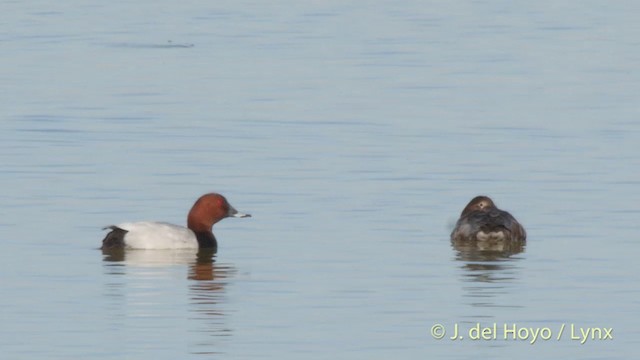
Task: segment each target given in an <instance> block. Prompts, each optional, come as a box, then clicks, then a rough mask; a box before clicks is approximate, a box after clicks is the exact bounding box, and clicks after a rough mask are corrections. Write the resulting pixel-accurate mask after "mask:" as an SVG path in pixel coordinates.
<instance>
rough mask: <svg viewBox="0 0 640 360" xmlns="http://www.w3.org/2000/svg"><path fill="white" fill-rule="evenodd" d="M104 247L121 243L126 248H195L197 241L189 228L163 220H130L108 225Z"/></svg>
mask: <svg viewBox="0 0 640 360" xmlns="http://www.w3.org/2000/svg"><path fill="white" fill-rule="evenodd" d="M109 228H110V229H111V232H109V234H107V236H106V237H105V239H104V240H103V248H104V247H116V246H108V245H117V244H119V243H121V245H122V247H125V248H128V249H197V248H198V241H197V239H196V236H195V234H194V232H193V231H191V230H190V229H188V228H186V227H183V226H178V225H173V224H169V223H164V222H152V221H141V222H130V223H122V224H118V225H113V226H110V227H109ZM107 243H109V244H107Z"/></svg>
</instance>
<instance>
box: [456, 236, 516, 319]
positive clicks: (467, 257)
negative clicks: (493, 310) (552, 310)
mask: <svg viewBox="0 0 640 360" xmlns="http://www.w3.org/2000/svg"><path fill="white" fill-rule="evenodd" d="M451 243H452V246H453V248H454V249H455V251H456V255H455V260H456V261H459V262H460V264H461V265H460V269H462V281H463V284H466V285H463V289H464V291H465V295H464V296H465V297H467V298H469V299H470V300H471V302H470V305H471V306H473V307H474V308H489V307H521V305H518V304H510V303H505V300H504V298H505V297H504V295H505V294H508V293H509V291H510V290H509V289H510V286H511V284H513V283H515V282H517V281H518V279H519V278H520V267H519V266H518V261H520V260H521V259H522V258H521V257H519V256H517V254H520V253H522V252H524V249H525V246H524V243H513V242H512V243H501V244H495V246H487V244H483V243H480V244H478V242H475V241H473V242H470V241H455V240H454V241H452V242H451ZM478 315H479V314H478V313H475V312H474V314H473V316H472V317H475V316H478Z"/></svg>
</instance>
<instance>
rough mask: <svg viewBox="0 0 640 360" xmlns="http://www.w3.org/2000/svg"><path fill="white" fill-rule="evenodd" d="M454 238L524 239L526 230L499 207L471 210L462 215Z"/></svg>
mask: <svg viewBox="0 0 640 360" xmlns="http://www.w3.org/2000/svg"><path fill="white" fill-rule="evenodd" d="M451 238H452V239H454V240H478V241H485V240H495V241H524V240H525V239H526V232H525V230H524V228H523V227H522V225H520V223H518V221H517V220H516V219H515V218H514V217H513V216H512V215H511V214H509V213H508V212H506V211H503V210H499V209H488V210H478V211H472V212H470V213H468V214H466V215H464V216H462V217H461V218H460V219H459V220H458V222H457V224H456V227H455V229H454V230H453V232H452V233H451Z"/></svg>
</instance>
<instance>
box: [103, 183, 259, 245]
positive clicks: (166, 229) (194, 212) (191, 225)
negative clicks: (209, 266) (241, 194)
mask: <svg viewBox="0 0 640 360" xmlns="http://www.w3.org/2000/svg"><path fill="white" fill-rule="evenodd" d="M227 217H236V218H246V217H251V214H245V213H241V212H239V211H238V210H236V209H235V208H234V207H233V206H231V205H230V204H229V202H228V201H227V199H226V198H225V197H224V196H222V195H220V194H218V193H208V194H204V195H202V196H200V197H199V198H198V200H196V202H195V203H194V204H193V206H192V207H191V210H190V211H189V215H188V216H187V226H186V227H184V226H180V225H174V224H170V223H166V222H155V221H139V222H125V223H121V224H117V225H110V226H107V227H105V228H103V230H110V231H109V233H107V235H106V236H105V237H104V239H103V240H102V247H101V249H102V250H108V249H213V250H214V251H216V250H217V248H218V242H217V241H216V237H215V236H214V235H213V231H212V228H213V225H214V224H215V223H217V222H218V221H220V220H222V219H224V218H227Z"/></svg>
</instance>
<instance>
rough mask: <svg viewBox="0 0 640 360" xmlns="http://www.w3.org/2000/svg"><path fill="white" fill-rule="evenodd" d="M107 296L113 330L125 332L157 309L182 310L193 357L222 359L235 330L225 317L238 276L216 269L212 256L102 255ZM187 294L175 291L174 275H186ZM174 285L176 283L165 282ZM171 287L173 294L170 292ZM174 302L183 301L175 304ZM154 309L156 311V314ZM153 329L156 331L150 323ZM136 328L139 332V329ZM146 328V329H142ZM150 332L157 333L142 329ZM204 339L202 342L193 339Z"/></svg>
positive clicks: (140, 252)
mask: <svg viewBox="0 0 640 360" xmlns="http://www.w3.org/2000/svg"><path fill="white" fill-rule="evenodd" d="M102 253H103V256H104V258H103V261H104V269H105V274H107V275H108V276H109V277H110V279H111V280H110V281H108V282H107V283H106V289H105V290H106V295H107V297H108V298H110V299H112V300H113V302H112V303H111V304H110V306H109V311H110V314H111V316H112V318H111V319H112V324H113V326H114V327H118V328H120V327H122V326H127V323H128V322H129V321H130V320H131V318H135V319H136V321H137V322H138V323H139V322H140V318H145V317H151V316H153V314H157V313H158V311H157V308H163V307H178V306H179V305H180V304H183V305H184V308H185V311H186V314H185V318H187V319H188V328H189V329H188V333H189V334H190V335H189V337H190V338H193V339H195V343H194V344H192V345H193V346H192V347H190V348H191V349H192V353H194V354H213V353H219V352H220V351H219V349H218V348H219V346H218V345H219V342H218V341H219V339H220V337H228V336H230V335H231V333H232V330H231V329H230V328H229V326H228V325H227V324H226V321H225V317H226V313H225V311H224V305H225V303H226V299H225V294H224V291H225V286H226V284H227V282H228V279H229V278H230V277H231V276H232V275H233V274H234V273H235V268H234V267H233V266H231V265H229V264H217V263H216V262H215V252H214V251H211V250H199V251H197V250H184V251H179V250H178V251H175V250H174V251H162V250H124V249H105V250H102ZM185 265H186V266H187V268H188V269H187V270H188V271H187V272H186V276H184V285H185V286H184V289H186V290H187V295H186V297H185V296H179V295H180V294H184V291H183V290H182V289H180V288H175V279H173V275H174V274H176V272H179V273H184V270H183V267H184V266H185ZM165 280H172V281H165ZM170 284H173V286H174V287H173V288H171V287H167V286H170ZM176 296H179V297H177V298H176ZM154 309H156V310H154ZM149 326H154V325H152V323H150V324H149ZM136 327H138V328H139V327H140V324H137V325H136ZM143 327H144V326H143ZM139 330H141V331H145V332H152V331H154V330H156V329H140V328H139ZM192 334H200V335H202V336H197V337H196V336H193V335H192Z"/></svg>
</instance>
